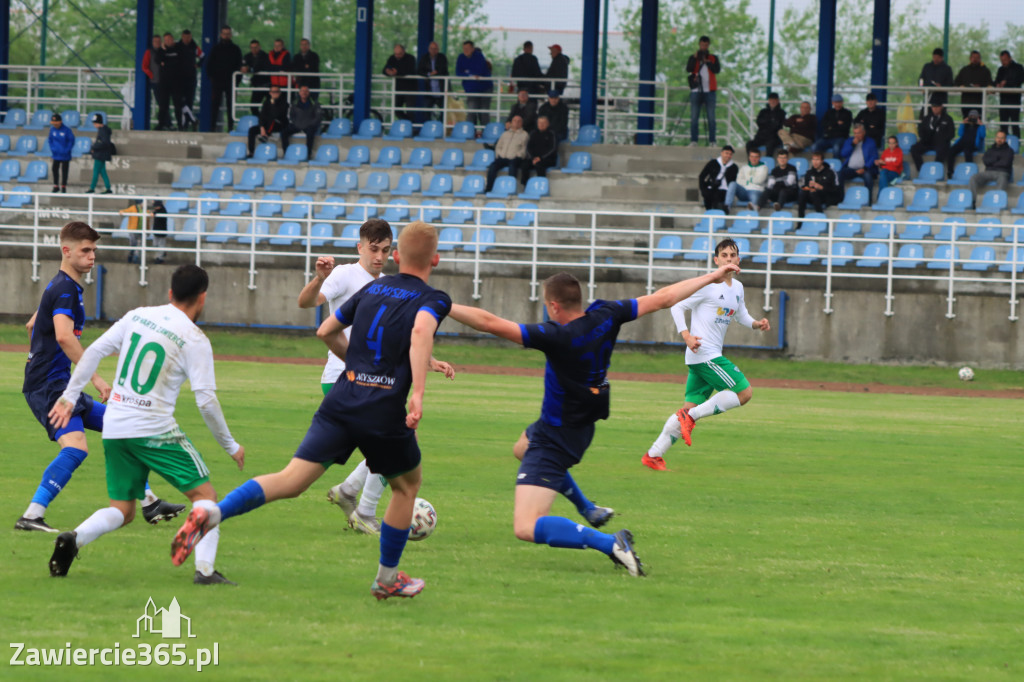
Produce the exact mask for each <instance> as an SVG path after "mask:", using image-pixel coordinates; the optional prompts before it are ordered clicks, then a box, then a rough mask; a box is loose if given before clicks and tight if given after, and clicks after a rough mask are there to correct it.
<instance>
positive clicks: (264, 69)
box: [242, 40, 270, 116]
mask: <svg viewBox="0 0 1024 682" xmlns="http://www.w3.org/2000/svg"><path fill="white" fill-rule="evenodd" d="M242 73H245V74H249V75H250V76H251V82H250V86H251V87H252V95H251V96H250V97H249V101H250V102H251V103H252V104H254V105H256V106H254V107H252V113H253V116H258V115H259V113H260V103H261V102H263V100H264V99H266V97H267V94H268V92H269V91H268V90H265V89H264V88H269V87H270V75H269V73H270V59H269V57H267V53H266V52H264V51H263V50H262V49H261V48H260V41H258V40H252V41H249V54H247V55H245V56H244V57H242Z"/></svg>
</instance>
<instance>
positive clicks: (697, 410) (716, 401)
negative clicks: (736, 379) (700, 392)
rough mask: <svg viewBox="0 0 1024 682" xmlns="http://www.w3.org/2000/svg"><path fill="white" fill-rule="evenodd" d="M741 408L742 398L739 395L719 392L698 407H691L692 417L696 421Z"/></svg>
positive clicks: (730, 392)
mask: <svg viewBox="0 0 1024 682" xmlns="http://www.w3.org/2000/svg"><path fill="white" fill-rule="evenodd" d="M739 406H740V397H739V396H738V395H736V394H735V393H734V392H732V391H719V392H718V393H716V394H714V395H713V396H711V398H710V399H708V400H706V401H705V402H703V403H701V404H700V405H698V406H697V407H691V408H690V416H691V417H693V419H694V421H696V420H697V419H701V418H703V417H710V416H711V415H713V414H721V413H722V412H728V411H729V410H731V409H733V408H734V407H739Z"/></svg>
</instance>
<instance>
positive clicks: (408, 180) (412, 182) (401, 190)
mask: <svg viewBox="0 0 1024 682" xmlns="http://www.w3.org/2000/svg"><path fill="white" fill-rule="evenodd" d="M422 182H423V181H422V180H421V179H420V174H419V173H402V175H401V176H399V178H398V184H397V185H395V188H394V189H393V190H391V194H392V196H400V197H407V196H411V195H413V194H417V193H418V192H419V191H420V188H421V187H422Z"/></svg>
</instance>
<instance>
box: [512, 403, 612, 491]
mask: <svg viewBox="0 0 1024 682" xmlns="http://www.w3.org/2000/svg"><path fill="white" fill-rule="evenodd" d="M526 439H527V440H529V441H530V445H529V447H527V448H526V454H524V455H523V461H522V462H521V463H520V464H519V474H518V475H517V476H516V485H536V486H540V487H541V488H551V489H552V490H561V489H562V481H564V480H565V475H566V473H568V471H569V469H570V468H572V467H573V466H575V465H577V464H579V462H580V460H581V459H582V458H583V453H584V452H586V451H587V448H588V447H590V441H592V440H593V439H594V426H593V424H591V425H590V426H583V427H578V428H573V427H569V426H551V425H549V424H546V423H544V422H543V421H540V420H537V421H535V422H534V423H532V424H530V425H529V426H528V427H526Z"/></svg>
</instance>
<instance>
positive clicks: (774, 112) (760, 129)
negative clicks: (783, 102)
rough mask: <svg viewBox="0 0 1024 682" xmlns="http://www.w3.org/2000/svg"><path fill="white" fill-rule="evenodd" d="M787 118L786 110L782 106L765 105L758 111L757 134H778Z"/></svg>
mask: <svg viewBox="0 0 1024 682" xmlns="http://www.w3.org/2000/svg"><path fill="white" fill-rule="evenodd" d="M785 120H786V112H785V110H783V108H782V107H775V108H774V109H772V108H771V107H765V108H764V109H762V110H761V111H759V112H758V113H757V134H758V136H759V137H760V136H761V135H762V133H763V134H765V135H778V133H779V131H780V130H782V124H783V123H784V122H785Z"/></svg>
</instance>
